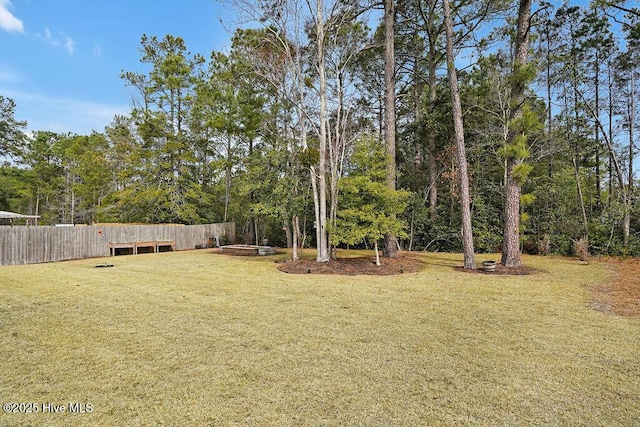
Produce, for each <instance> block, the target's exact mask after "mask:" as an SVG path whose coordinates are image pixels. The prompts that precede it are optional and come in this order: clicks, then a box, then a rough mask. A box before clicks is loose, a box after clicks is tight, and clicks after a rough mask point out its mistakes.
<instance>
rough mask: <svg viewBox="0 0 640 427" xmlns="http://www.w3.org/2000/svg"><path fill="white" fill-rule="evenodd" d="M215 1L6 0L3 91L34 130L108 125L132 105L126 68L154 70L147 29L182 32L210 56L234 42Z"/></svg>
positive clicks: (0, 27) (0, 10) (1, 23)
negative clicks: (145, 47)
mask: <svg viewBox="0 0 640 427" xmlns="http://www.w3.org/2000/svg"><path fill="white" fill-rule="evenodd" d="M220 18H221V15H220V5H219V3H217V2H215V1H214V0H185V1H179V0H57V1H53V0H0V46H1V52H2V54H1V55H0V95H3V96H5V97H9V98H13V100H14V101H15V102H16V104H17V107H16V114H15V117H16V119H18V120H26V121H27V122H28V130H50V131H54V132H73V133H78V134H82V135H85V134H87V135H88V134H89V133H91V131H92V130H96V131H98V132H103V131H104V127H105V126H107V125H109V124H110V123H111V122H112V119H113V116H114V115H115V114H127V113H129V111H130V109H131V108H130V103H129V101H130V98H131V97H130V94H129V91H128V89H127V87H126V86H125V84H124V81H123V80H122V79H120V73H121V71H123V70H124V71H146V69H145V68H144V65H143V64H141V63H140V53H139V51H138V48H139V47H140V37H141V36H142V34H147V35H149V36H151V35H155V36H158V38H162V37H163V36H164V35H165V34H172V35H174V36H180V37H182V38H183V39H184V40H185V42H186V45H187V48H188V49H189V50H190V51H191V52H192V53H200V54H202V55H204V56H205V57H209V54H210V53H211V51H213V50H224V49H226V48H227V47H228V44H229V39H230V35H229V34H228V32H227V29H226V28H225V26H223V24H221V23H220Z"/></svg>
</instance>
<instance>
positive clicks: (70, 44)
mask: <svg viewBox="0 0 640 427" xmlns="http://www.w3.org/2000/svg"><path fill="white" fill-rule="evenodd" d="M75 46H76V43H75V42H74V41H73V39H72V38H71V37H65V39H64V48H65V49H67V52H69V55H73V51H74V50H75Z"/></svg>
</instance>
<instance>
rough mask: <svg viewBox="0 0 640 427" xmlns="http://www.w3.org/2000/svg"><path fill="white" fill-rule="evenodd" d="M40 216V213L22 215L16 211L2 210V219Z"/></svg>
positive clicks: (0, 215) (0, 214)
mask: <svg viewBox="0 0 640 427" xmlns="http://www.w3.org/2000/svg"><path fill="white" fill-rule="evenodd" d="M16 218H40V215H22V214H19V213H15V212H7V211H0V219H16Z"/></svg>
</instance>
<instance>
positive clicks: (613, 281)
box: [591, 258, 640, 318]
mask: <svg viewBox="0 0 640 427" xmlns="http://www.w3.org/2000/svg"><path fill="white" fill-rule="evenodd" d="M603 262H604V263H605V264H606V265H607V266H608V267H609V268H610V270H611V271H612V276H611V278H610V279H609V282H608V283H605V284H602V285H597V286H594V287H593V288H592V289H591V293H592V298H593V299H592V303H591V305H592V307H593V308H594V309H595V310H598V311H601V312H603V313H608V314H615V315H618V316H627V317H637V318H640V259H637V258H632V259H624V260H622V259H619V258H608V259H606V260H603Z"/></svg>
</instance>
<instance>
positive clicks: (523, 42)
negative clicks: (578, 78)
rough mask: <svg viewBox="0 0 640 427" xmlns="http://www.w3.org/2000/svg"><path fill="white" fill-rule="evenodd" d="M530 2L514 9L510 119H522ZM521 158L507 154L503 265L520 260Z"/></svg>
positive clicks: (511, 134)
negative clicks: (518, 173)
mask: <svg viewBox="0 0 640 427" xmlns="http://www.w3.org/2000/svg"><path fill="white" fill-rule="evenodd" d="M531 1H532V0H520V6H519V8H518V24H517V25H518V26H517V32H516V46H515V56H514V58H513V77H512V80H511V106H512V108H511V117H510V119H511V120H510V122H511V123H513V122H514V121H516V120H518V119H520V118H522V115H523V108H524V101H525V96H524V95H525V90H526V81H525V79H524V77H523V76H522V70H523V68H524V67H526V64H527V50H528V49H529V31H530V28H531V27H530V26H531V23H530V19H531ZM517 136H518V135H517V132H516V131H515V130H514V129H511V130H510V131H509V136H508V141H507V144H514V143H515V139H516V137H517ZM523 161H524V159H522V158H519V157H515V156H509V157H508V158H507V170H506V172H507V182H506V183H505V185H506V187H505V197H504V232H503V240H502V264H504V266H505V267H518V266H520V265H521V264H522V261H521V260H520V193H521V187H520V186H521V183H520V182H518V180H517V179H516V178H515V177H514V170H515V169H516V167H518V166H519V165H521V164H522V162H523Z"/></svg>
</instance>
